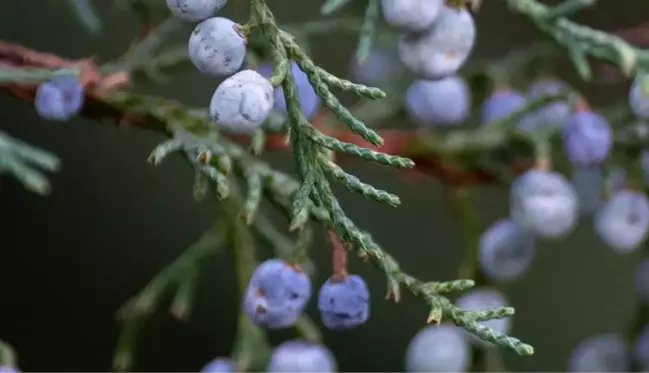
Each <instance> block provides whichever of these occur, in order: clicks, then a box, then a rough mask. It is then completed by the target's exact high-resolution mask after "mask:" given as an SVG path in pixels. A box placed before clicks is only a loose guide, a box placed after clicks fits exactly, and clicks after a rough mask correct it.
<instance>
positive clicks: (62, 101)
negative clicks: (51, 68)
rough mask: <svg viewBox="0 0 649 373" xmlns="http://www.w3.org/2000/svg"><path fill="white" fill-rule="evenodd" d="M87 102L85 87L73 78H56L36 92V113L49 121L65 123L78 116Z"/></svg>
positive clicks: (42, 84) (43, 84) (42, 85)
mask: <svg viewBox="0 0 649 373" xmlns="http://www.w3.org/2000/svg"><path fill="white" fill-rule="evenodd" d="M84 102H85V95H84V87H83V84H82V83H81V82H80V81H79V79H78V78H76V77H73V76H59V77H54V78H52V79H51V80H49V81H47V82H43V83H41V85H39V86H38V90H37V91H36V97H35V98H34V106H35V108H36V113H38V115H39V116H40V117H41V118H43V119H49V120H59V121H65V120H68V119H70V118H72V117H73V116H74V115H76V114H77V113H78V112H79V111H80V110H81V108H82V107H83V104H84Z"/></svg>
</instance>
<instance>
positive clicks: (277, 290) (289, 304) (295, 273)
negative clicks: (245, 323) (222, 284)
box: [243, 259, 311, 329]
mask: <svg viewBox="0 0 649 373" xmlns="http://www.w3.org/2000/svg"><path fill="white" fill-rule="evenodd" d="M310 298H311V280H310V279H309V277H308V276H307V275H306V274H305V273H304V272H302V271H300V270H299V269H296V268H295V267H293V266H290V265H288V264H287V263H285V262H283V261H281V260H278V259H271V260H267V261H265V262H263V263H262V264H260V265H259V267H257V269H256V270H255V272H254V273H253V275H252V278H251V279H250V283H249V284H248V287H247V289H246V293H245V298H244V307H243V308H244V311H245V313H246V314H247V315H248V317H249V318H250V320H251V321H252V322H253V323H254V324H255V325H258V326H261V327H264V328H266V329H281V328H286V327H289V326H291V325H293V324H295V322H296V321H297V319H298V318H299V317H300V315H301V314H302V312H303V311H304V307H305V306H306V304H307V302H308V301H309V299H310Z"/></svg>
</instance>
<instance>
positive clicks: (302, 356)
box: [266, 340, 337, 372]
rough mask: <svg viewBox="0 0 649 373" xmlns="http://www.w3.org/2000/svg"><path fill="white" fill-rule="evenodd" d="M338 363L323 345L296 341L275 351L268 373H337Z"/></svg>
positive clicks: (282, 345)
mask: <svg viewBox="0 0 649 373" xmlns="http://www.w3.org/2000/svg"><path fill="white" fill-rule="evenodd" d="M336 369H337V368H336V361H335V359H334V357H333V355H332V354H331V352H330V351H329V350H328V349H327V348H326V347H325V346H322V345H314V344H310V343H307V342H303V341H299V340H295V341H288V342H284V343H282V344H281V345H279V346H277V348H275V350H274V351H273V354H272V356H271V358H270V361H269V363H268V366H267V367H266V372H335V371H336Z"/></svg>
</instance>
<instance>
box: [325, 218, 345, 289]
mask: <svg viewBox="0 0 649 373" xmlns="http://www.w3.org/2000/svg"><path fill="white" fill-rule="evenodd" d="M327 235H328V237H329V243H330V244H331V251H332V254H333V275H332V276H331V280H332V281H334V282H340V281H343V280H344V279H345V278H346V277H347V275H348V272H347V249H346V248H345V246H343V244H342V242H340V239H338V236H336V232H334V231H332V230H330V231H329V232H328V233H327Z"/></svg>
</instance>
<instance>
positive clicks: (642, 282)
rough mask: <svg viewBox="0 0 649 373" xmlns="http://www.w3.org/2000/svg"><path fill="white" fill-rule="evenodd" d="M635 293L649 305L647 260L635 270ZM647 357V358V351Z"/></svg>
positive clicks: (648, 262) (648, 268)
mask: <svg viewBox="0 0 649 373" xmlns="http://www.w3.org/2000/svg"><path fill="white" fill-rule="evenodd" d="M635 291H636V296H637V297H638V299H640V300H641V301H642V302H644V303H649V259H644V260H643V261H642V262H641V263H640V264H639V265H638V267H637V268H636V270H635ZM647 347H649V345H648V346H647ZM647 355H648V357H649V350H647ZM648 361H649V360H648ZM648 366H649V365H648Z"/></svg>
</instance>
